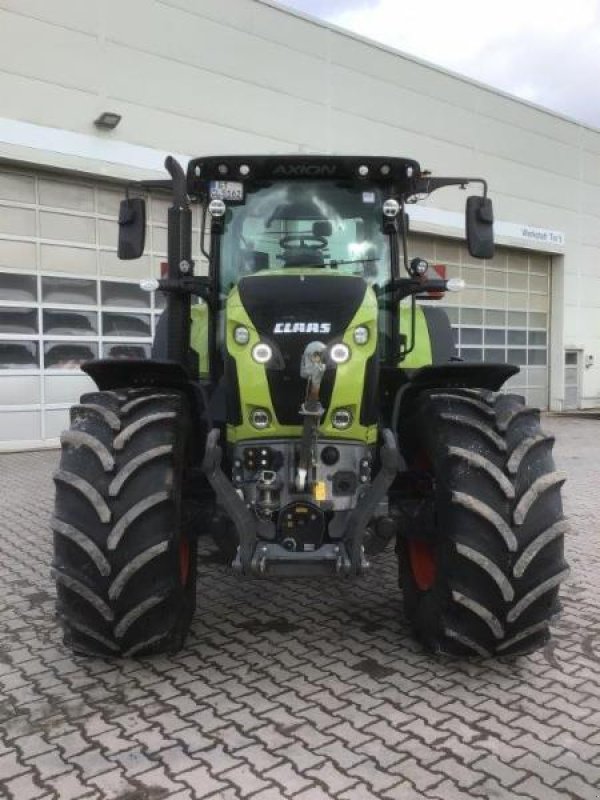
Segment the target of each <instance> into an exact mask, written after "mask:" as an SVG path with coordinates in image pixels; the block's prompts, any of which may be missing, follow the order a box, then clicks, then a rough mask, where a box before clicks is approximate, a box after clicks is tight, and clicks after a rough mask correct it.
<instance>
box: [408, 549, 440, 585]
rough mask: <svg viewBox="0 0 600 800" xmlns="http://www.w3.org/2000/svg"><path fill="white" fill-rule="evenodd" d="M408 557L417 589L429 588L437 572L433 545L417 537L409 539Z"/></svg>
mask: <svg viewBox="0 0 600 800" xmlns="http://www.w3.org/2000/svg"><path fill="white" fill-rule="evenodd" d="M408 557H409V560H410V568H411V571H412V574H413V578H414V580H415V583H416V584H417V586H418V587H419V589H421V591H426V590H427V589H431V587H432V586H433V584H434V583H435V576H436V574H437V565H436V561H435V550H434V547H433V545H432V544H430V543H429V542H423V541H420V540H419V539H411V540H410V541H409V542H408Z"/></svg>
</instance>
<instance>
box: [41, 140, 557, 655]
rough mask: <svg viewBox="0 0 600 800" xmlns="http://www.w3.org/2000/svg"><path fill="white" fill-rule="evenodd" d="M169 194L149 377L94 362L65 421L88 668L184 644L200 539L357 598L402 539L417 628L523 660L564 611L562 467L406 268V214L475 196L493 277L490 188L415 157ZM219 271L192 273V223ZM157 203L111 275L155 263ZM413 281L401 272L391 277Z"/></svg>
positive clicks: (251, 566)
mask: <svg viewBox="0 0 600 800" xmlns="http://www.w3.org/2000/svg"><path fill="white" fill-rule="evenodd" d="M165 166H166V169H167V171H168V172H169V174H170V179H169V180H165V181H150V182H145V183H141V184H138V185H137V187H136V188H137V190H138V195H139V194H141V192H143V191H152V190H156V191H163V192H164V191H169V192H170V193H171V196H172V206H171V207H170V209H169V211H168V272H167V273H166V274H165V276H164V277H163V278H162V279H161V280H154V281H153V280H149V281H142V285H143V288H145V289H147V290H148V291H155V290H160V291H162V292H164V293H166V297H167V303H166V310H165V311H164V313H163V315H162V317H161V319H160V322H159V325H158V328H157V332H156V336H155V341H154V345H153V353H152V358H151V359H149V360H110V359H107V360H99V361H92V362H89V363H87V364H86V365H85V366H84V370H85V372H86V373H87V374H88V375H89V376H91V377H92V379H93V380H94V381H95V383H96V385H97V386H98V391H95V392H92V393H89V394H86V395H84V396H83V397H82V398H81V401H80V402H79V403H78V404H77V405H75V406H73V408H72V409H71V427H70V429H69V430H68V431H66V432H65V433H64V434H63V436H62V458H61V462H60V466H59V469H58V471H57V472H56V474H55V476H54V478H55V481H56V487H57V488H56V508H55V514H54V516H53V519H52V528H53V531H54V561H53V574H54V577H55V579H56V585H57V595H58V601H57V610H58V615H59V618H60V620H61V622H62V625H63V628H64V634H65V642H66V643H67V644H68V645H70V646H71V647H72V648H73V650H74V651H76V652H78V653H85V654H94V655H99V656H102V657H105V656H111V655H114V656H119V655H121V656H143V655H150V654H154V653H158V652H165V651H167V652H173V651H175V650H177V649H178V648H180V647H181V646H182V645H183V643H184V640H185V637H186V633H187V631H188V629H189V627H190V624H191V619H192V615H193V612H194V607H195V600H196V553H197V537H198V536H199V535H202V534H209V535H211V536H212V537H213V539H214V541H215V542H216V544H217V546H218V547H219V549H220V550H221V552H222V553H223V554H224V555H225V556H226V557H227V559H228V561H230V563H231V565H232V568H233V570H235V571H237V572H238V573H239V574H240V575H242V576H247V577H255V578H275V577H295V578H311V577H315V576H320V577H321V578H323V579H325V578H328V579H331V580H333V579H356V578H357V577H358V576H360V575H361V574H363V573H364V572H365V571H366V570H368V568H369V558H370V557H372V555H373V554H375V553H377V552H381V551H382V550H383V549H384V548H385V547H386V545H387V544H388V543H389V542H390V540H393V541H394V543H395V549H396V553H397V556H398V560H399V570H400V585H401V587H402V593H403V598H404V607H405V613H406V617H407V619H408V621H409V623H410V625H411V627H412V628H413V630H414V632H415V635H416V636H417V637H418V638H419V639H420V640H421V641H422V642H423V644H424V645H425V646H426V647H427V648H428V649H430V650H433V651H434V652H444V653H451V654H456V655H459V656H474V655H475V656H490V655H493V654H497V655H514V654H518V653H523V652H530V651H532V650H534V649H536V648H538V647H539V646H540V645H542V644H543V643H544V642H546V641H547V638H548V636H549V623H550V622H551V620H552V618H553V616H554V615H555V614H556V613H557V611H558V609H559V600H558V591H559V585H560V583H561V581H562V579H563V578H564V576H565V575H566V573H567V567H566V564H565V561H564V557H563V536H564V532H565V527H566V523H565V521H564V518H563V513H562V505H561V497H560V490H561V485H562V482H563V477H562V476H561V474H559V473H558V472H556V471H555V468H554V462H553V459H552V452H551V451H552V444H553V440H552V437H550V436H546V435H544V434H543V433H542V432H541V430H540V424H539V413H538V412H537V411H536V410H534V409H531V408H528V407H527V406H526V405H525V404H524V400H523V398H522V397H519V396H517V395H514V394H506V393H501V392H500V391H499V390H500V389H501V387H502V385H503V384H504V383H505V381H506V380H507V379H508V378H510V377H511V376H512V375H514V374H515V373H516V372H517V371H518V368H517V367H513V366H510V365H508V364H503V363H499V364H489V363H464V362H462V361H461V360H460V359H459V358H457V357H456V356H455V351H454V346H453V337H452V331H451V328H450V324H449V322H448V318H447V316H446V315H445V313H444V312H443V311H442V310H441V309H440V308H436V307H435V304H433V303H430V302H428V303H424V304H423V303H417V300H418V299H431V297H432V296H433V295H437V296H438V297H439V296H440V295H441V294H443V293H444V292H446V291H453V290H458V289H460V288H462V287H461V284H462V281H459V280H457V279H450V280H445V279H442V278H441V277H439V276H438V275H436V274H435V273H434V272H433V271H432V269H430V267H429V265H428V263H427V262H426V261H425V260H424V259H422V258H418V257H415V258H412V259H409V255H408V243H407V239H408V214H407V212H406V206H407V204H410V203H412V202H415V201H417V200H418V199H420V198H421V197H423V196H428V195H429V194H430V193H431V192H433V191H435V190H437V189H441V188H443V187H449V186H456V187H462V188H464V187H465V186H466V185H467V184H473V183H475V184H478V185H479V186H480V187H481V194H476V195H473V196H470V197H468V198H467V202H466V235H467V243H468V248H469V252H470V254H471V256H473V257H475V258H488V259H489V258H491V257H492V255H493V251H494V239H493V212H492V204H491V200H490V199H489V198H488V196H487V185H486V183H485V181H483V180H481V179H470V178H436V177H432V176H431V175H430V174H429V173H427V172H424V171H422V170H421V168H420V166H419V164H418V163H417V162H416V161H413V160H411V159H404V158H372V157H364V158H360V157H342V156H338V157H332V156H307V155H296V156H260V157H223V158H214V157H211V158H200V159H195V160H192V161H191V162H190V164H189V167H188V170H187V175H186V174H185V173H184V171H183V169H182V168H181V166H180V165H179V164H178V163H177V162H176V161H175V160H174V159H173V158H170V157H169V158H168V159H167V161H166V164H165ZM193 203H198V204H200V206H201V220H202V230H201V234H200V247H201V250H202V252H203V254H204V256H205V257H206V260H207V262H208V274H206V275H202V276H200V275H195V274H194V261H193V259H192V215H191V205H192V204H193ZM145 228H146V212H145V203H144V200H143V199H142V198H141V197H139V196H138V197H133V196H128V197H127V199H125V200H123V202H122V203H121V208H120V215H119V231H120V235H119V256H120V257H121V258H123V259H132V258H138V257H140V256H141V254H142V253H143V250H144V240H145ZM401 267H403V269H401Z"/></svg>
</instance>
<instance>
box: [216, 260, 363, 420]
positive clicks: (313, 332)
mask: <svg viewBox="0 0 600 800" xmlns="http://www.w3.org/2000/svg"><path fill="white" fill-rule="evenodd" d="M227 317H228V336H227V339H228V349H229V351H230V355H232V356H234V357H236V356H239V358H236V361H237V372H238V380H239V384H240V391H241V394H242V400H243V395H244V388H245V384H247V385H248V384H253V383H254V382H255V380H256V377H255V376H256V373H257V371H260V372H261V373H262V380H263V381H266V383H267V384H268V395H269V405H270V408H271V409H272V411H273V412H274V415H275V419H276V421H277V422H278V423H279V424H280V425H283V426H297V425H301V424H302V417H301V415H300V406H301V404H302V402H303V400H304V396H305V392H306V380H305V379H304V378H302V376H301V374H300V366H301V361H302V355H303V353H304V352H305V350H306V348H307V346H308V345H309V344H310V343H312V342H322V343H323V344H325V345H326V346H330V345H332V344H334V343H335V342H341V341H344V342H345V343H346V344H348V346H349V347H350V350H351V356H350V360H349V361H348V362H347V363H345V364H341V365H338V366H337V367H335V366H332V367H331V368H329V369H327V371H326V372H325V375H324V378H323V381H322V384H321V392H320V399H321V403H322V405H323V407H324V408H325V409H326V411H327V410H328V409H329V407H330V406H331V404H332V399H333V402H334V403H335V402H336V400H335V395H337V394H338V392H339V391H340V389H341V388H342V383H343V384H344V385H345V386H344V388H345V389H346V391H345V393H344V394H345V396H346V398H350V395H352V398H351V399H352V400H353V401H354V402H353V403H352V405H353V406H354V409H355V412H356V413H357V414H358V413H359V411H360V405H361V400H362V395H363V389H364V384H365V381H368V380H369V378H370V377H373V376H370V375H367V374H366V366H367V361H368V360H369V359H370V357H372V356H373V355H374V352H375V344H376V338H377V303H376V300H375V296H374V293H373V292H372V290H371V289H370V288H369V286H368V284H367V283H366V281H364V280H363V278H361V277H357V276H352V275H343V274H336V273H334V274H332V273H331V272H329V271H327V273H325V274H323V272H318V271H315V270H311V272H310V274H307V270H292V269H288V270H285V272H283V271H282V272H279V273H275V274H273V273H267V272H265V273H263V274H258V275H252V276H248V277H245V278H243V279H242V280H241V281H240V282H239V284H238V287H237V291H236V292H234V294H233V295H232V296H231V297H230V299H229V301H228V305H227ZM245 322H249V323H250V330H251V340H250V343H249V345H248V347H247V348H244V350H246V352H247V351H248V349H250V353H251V352H252V351H251V347H252V343H253V342H254V343H256V342H258V341H260V342H265V343H267V344H269V346H270V347H271V348H272V351H273V357H272V359H271V361H270V362H269V363H267V364H265V365H264V371H263V369H262V368H261V369H260V370H257V367H258V366H259V365H257V364H254V363H253V362H252V361H247V360H246V359H244V358H243V357H242V352H240V351H241V348H239V347H238V346H236V345H235V344H234V343H232V341H231V339H232V336H231V334H232V333H233V330H234V328H235V325H236V324H237V323H239V324H244V323H245ZM359 325H360V326H366V327H368V329H369V342H368V344H363V345H357V344H355V342H354V339H353V334H354V329H355V328H356V327H357V326H359ZM250 353H248V356H250ZM371 361H375V359H374V358H372V359H371ZM250 371H252V372H253V373H254V375H253V376H252V377H250V375H248V374H247V373H248V372H250ZM242 416H245V415H244V414H242ZM363 416H364V415H363Z"/></svg>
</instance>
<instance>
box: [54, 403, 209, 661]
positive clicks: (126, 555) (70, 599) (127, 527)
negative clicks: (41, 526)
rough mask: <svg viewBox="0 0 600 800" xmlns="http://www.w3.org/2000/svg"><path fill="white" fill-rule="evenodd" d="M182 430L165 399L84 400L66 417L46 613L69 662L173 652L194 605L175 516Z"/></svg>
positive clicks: (183, 452) (192, 569)
mask: <svg viewBox="0 0 600 800" xmlns="http://www.w3.org/2000/svg"><path fill="white" fill-rule="evenodd" d="M191 427H192V425H191V418H190V411H189V408H188V404H187V400H186V398H185V397H184V396H183V395H181V394H179V393H175V392H173V391H171V390H160V389H135V390H119V391H118V392H110V391H103V392H92V393H90V394H87V395H84V396H83V397H82V398H81V402H80V403H79V404H77V405H75V406H73V408H72V409H71V427H70V429H69V430H68V431H65V433H63V435H62V437H61V443H62V455H61V460H60V465H59V469H58V470H57V472H56V473H55V476H54V480H55V482H56V503H55V512H54V516H53V518H52V523H51V525H52V529H53V531H54V560H53V570H52V572H53V575H54V578H55V580H56V591H57V613H58V617H59V619H60V621H61V624H62V626H63V631H64V640H65V644H67V645H69V646H70V647H71V648H72V649H73V650H74V651H75V652H77V653H81V654H85V655H95V656H142V655H149V654H153V653H159V652H165V651H166V652H174V651H176V650H178V649H179V648H180V647H181V646H182V645H183V642H184V640H185V637H186V634H187V632H188V629H189V626H190V624H191V620H192V616H193V612H194V607H195V596H196V538H195V536H193V535H192V532H191V531H190V530H187V529H186V527H185V523H184V516H183V511H184V509H183V486H184V480H185V473H186V468H187V462H188V456H187V446H186V444H187V442H189V440H190V430H191Z"/></svg>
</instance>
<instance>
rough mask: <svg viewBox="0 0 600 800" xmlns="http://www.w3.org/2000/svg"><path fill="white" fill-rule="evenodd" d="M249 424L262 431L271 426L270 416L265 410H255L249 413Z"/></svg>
mask: <svg viewBox="0 0 600 800" xmlns="http://www.w3.org/2000/svg"><path fill="white" fill-rule="evenodd" d="M250 423H251V425H253V426H254V427H255V428H257V429H258V430H259V431H262V430H264V429H265V428H268V427H269V425H270V424H271V415H270V414H269V412H268V411H267V409H266V408H255V409H253V410H252V411H251V412H250Z"/></svg>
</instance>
